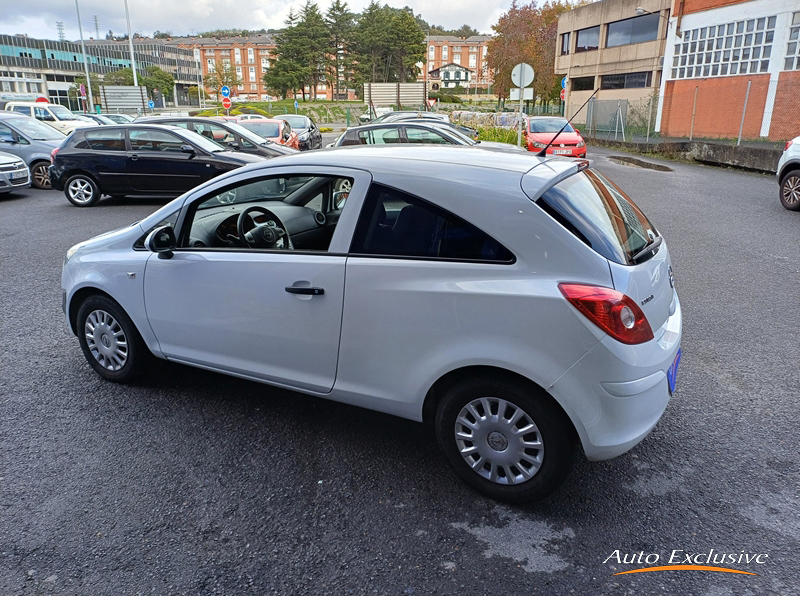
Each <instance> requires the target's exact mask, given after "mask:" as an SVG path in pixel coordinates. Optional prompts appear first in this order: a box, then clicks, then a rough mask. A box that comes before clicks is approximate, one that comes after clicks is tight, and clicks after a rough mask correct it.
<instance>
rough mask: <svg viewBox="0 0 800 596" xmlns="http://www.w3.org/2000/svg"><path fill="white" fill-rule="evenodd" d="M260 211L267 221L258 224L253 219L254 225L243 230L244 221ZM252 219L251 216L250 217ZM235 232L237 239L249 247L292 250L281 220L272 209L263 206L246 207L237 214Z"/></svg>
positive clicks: (290, 240)
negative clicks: (237, 235) (250, 228)
mask: <svg viewBox="0 0 800 596" xmlns="http://www.w3.org/2000/svg"><path fill="white" fill-rule="evenodd" d="M256 211H258V212H260V213H263V214H264V215H266V216H267V218H268V219H269V221H268V222H267V223H263V224H258V223H256V222H255V221H254V220H253V223H254V224H255V227H254V228H253V229H252V230H250V231H249V232H247V233H245V231H244V222H245V220H246V219H247V218H248V217H250V214H251V213H253V212H256ZM250 219H251V220H252V219H253V218H252V217H250ZM236 232H237V233H238V234H239V239H240V240H241V241H242V242H244V243H245V244H246V245H247V246H248V247H250V248H282V249H283V250H294V246H292V239H291V238H290V237H289V231H288V230H287V229H286V226H285V225H284V224H283V222H282V221H281V220H280V219H278V218H277V217H276V216H275V214H274V213H272V211H270V210H269V209H265V208H264V207H259V206H257V205H256V206H253V207H248V208H247V209H245V210H244V211H242V212H241V213H240V214H239V219H238V220H237V221H236Z"/></svg>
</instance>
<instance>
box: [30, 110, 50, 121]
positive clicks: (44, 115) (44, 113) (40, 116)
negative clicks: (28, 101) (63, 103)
mask: <svg viewBox="0 0 800 596" xmlns="http://www.w3.org/2000/svg"><path fill="white" fill-rule="evenodd" d="M33 115H34V117H35V118H36V119H37V120H44V121H45V122H55V118H54V117H53V115H52V114H51V113H50V110H48V109H47V108H37V107H34V108H33Z"/></svg>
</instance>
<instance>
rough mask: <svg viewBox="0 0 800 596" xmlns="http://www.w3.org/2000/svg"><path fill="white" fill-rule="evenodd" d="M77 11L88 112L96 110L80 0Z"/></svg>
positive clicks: (76, 2)
mask: <svg viewBox="0 0 800 596" xmlns="http://www.w3.org/2000/svg"><path fill="white" fill-rule="evenodd" d="M75 12H77V13H78V31H79V32H80V34H81V52H82V53H83V70H84V72H85V73H86V86H87V87H88V88H89V109H88V110H87V112H94V96H93V95H92V79H90V78H89V61H88V59H87V57H86V45H84V43H83V25H81V9H80V7H79V6H78V0H75Z"/></svg>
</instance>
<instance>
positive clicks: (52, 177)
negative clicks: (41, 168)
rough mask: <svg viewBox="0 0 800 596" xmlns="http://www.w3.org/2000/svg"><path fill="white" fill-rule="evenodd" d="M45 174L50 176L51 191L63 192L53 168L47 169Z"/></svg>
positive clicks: (55, 170)
mask: <svg viewBox="0 0 800 596" xmlns="http://www.w3.org/2000/svg"><path fill="white" fill-rule="evenodd" d="M47 173H48V175H49V176H50V186H52V187H53V190H64V185H63V184H62V183H61V176H60V175H59V172H58V170H57V169H56V167H55V166H50V167H49V168H47Z"/></svg>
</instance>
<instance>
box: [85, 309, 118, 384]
mask: <svg viewBox="0 0 800 596" xmlns="http://www.w3.org/2000/svg"><path fill="white" fill-rule="evenodd" d="M84 333H85V335H86V344H87V345H88V346H89V351H90V352H91V354H92V356H94V359H95V360H97V362H98V363H99V364H100V366H102V367H103V368H105V369H107V370H111V371H117V370H120V369H121V368H122V367H123V366H125V363H126V362H127V361H128V339H127V338H126V337H125V332H124V331H123V329H122V326H121V325H120V324H119V323H118V322H117V320H116V319H115V318H114V317H112V316H111V315H110V314H109V313H108V312H106V311H104V310H94V311H92V312H91V313H89V316H88V317H86V324H85V325H84Z"/></svg>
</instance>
